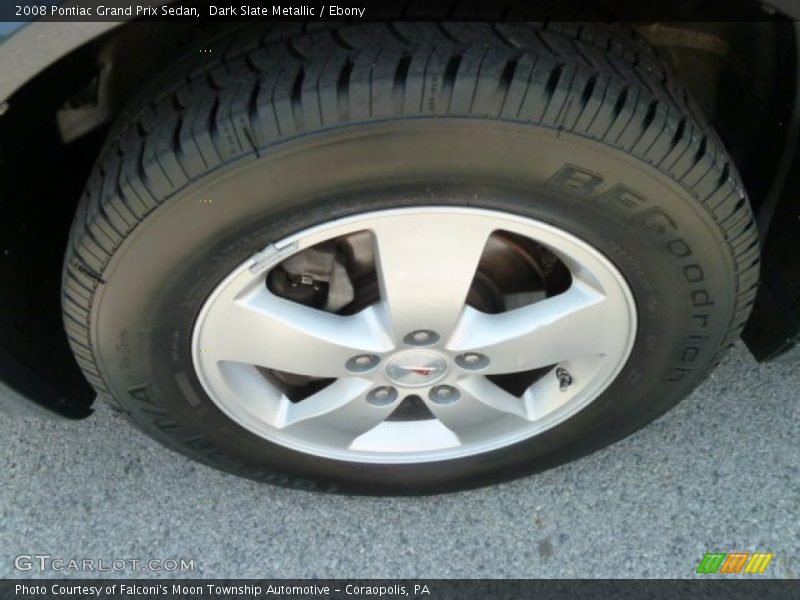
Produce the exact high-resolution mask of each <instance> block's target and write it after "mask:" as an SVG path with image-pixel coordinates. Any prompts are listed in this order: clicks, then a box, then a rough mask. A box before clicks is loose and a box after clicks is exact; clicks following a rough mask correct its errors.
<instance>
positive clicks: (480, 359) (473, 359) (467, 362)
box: [456, 352, 489, 371]
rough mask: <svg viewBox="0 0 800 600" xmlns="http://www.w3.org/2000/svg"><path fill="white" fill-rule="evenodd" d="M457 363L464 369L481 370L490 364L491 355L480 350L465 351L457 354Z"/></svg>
mask: <svg viewBox="0 0 800 600" xmlns="http://www.w3.org/2000/svg"><path fill="white" fill-rule="evenodd" d="M456 364H457V365H458V366H459V367H461V368H462V369H467V370H469V371H480V370H481V369H485V368H486V367H488V366H489V357H488V356H486V355H485V354H479V353H478V352H465V353H464V354H459V355H458V356H456Z"/></svg>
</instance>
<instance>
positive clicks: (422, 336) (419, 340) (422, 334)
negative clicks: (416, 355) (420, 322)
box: [403, 329, 439, 346]
mask: <svg viewBox="0 0 800 600" xmlns="http://www.w3.org/2000/svg"><path fill="white" fill-rule="evenodd" d="M438 341H439V334H438V333H436V332H435V331H431V330H430V329H418V330H417V331H412V332H411V333H409V334H408V335H407V336H406V337H404V338H403V342H405V343H406V344H408V345H409V346H430V345H432V344H435V343H436V342H438Z"/></svg>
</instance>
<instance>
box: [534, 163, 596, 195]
mask: <svg viewBox="0 0 800 600" xmlns="http://www.w3.org/2000/svg"><path fill="white" fill-rule="evenodd" d="M601 183H603V178H602V177H601V176H600V175H598V174H597V173H592V172H591V171H586V170H584V169H580V168H578V167H576V166H575V165H564V166H563V167H562V168H561V170H560V171H559V172H558V173H556V174H555V175H553V176H552V177H551V178H550V179H548V180H547V183H545V185H546V186H547V187H549V188H553V189H557V190H561V191H563V192H566V193H568V194H572V195H574V196H579V197H581V198H586V197H588V196H591V195H592V194H594V190H595V188H597V186H598V185H600V184H601Z"/></svg>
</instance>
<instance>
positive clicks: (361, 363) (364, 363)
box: [345, 354, 381, 373]
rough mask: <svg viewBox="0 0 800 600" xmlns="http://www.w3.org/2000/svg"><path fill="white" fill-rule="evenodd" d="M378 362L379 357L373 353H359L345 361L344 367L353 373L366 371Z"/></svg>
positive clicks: (379, 360)
mask: <svg viewBox="0 0 800 600" xmlns="http://www.w3.org/2000/svg"><path fill="white" fill-rule="evenodd" d="M380 362H381V359H380V357H379V356H377V355H375V354H359V355H358V356H353V357H351V358H350V359H349V360H348V361H347V363H345V367H347V370H348V371H352V372H353V373H366V372H367V371H371V370H372V369H374V368H375V367H377V366H378V363H380Z"/></svg>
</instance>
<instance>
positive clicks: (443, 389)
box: [428, 385, 461, 404]
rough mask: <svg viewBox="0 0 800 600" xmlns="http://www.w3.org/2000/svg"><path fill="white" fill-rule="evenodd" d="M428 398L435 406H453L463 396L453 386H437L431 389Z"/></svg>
mask: <svg viewBox="0 0 800 600" xmlns="http://www.w3.org/2000/svg"><path fill="white" fill-rule="evenodd" d="M428 397H429V398H430V399H431V402H433V403H434V404H452V403H453V402H456V401H457V400H458V399H459V398H460V397H461V394H460V393H459V391H458V390H457V389H456V388H454V387H453V386H452V385H437V386H435V387H433V388H431V391H430V393H429V394H428Z"/></svg>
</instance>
